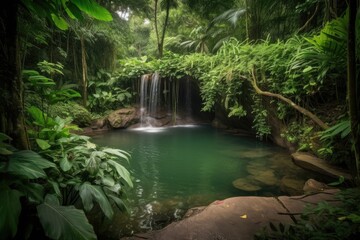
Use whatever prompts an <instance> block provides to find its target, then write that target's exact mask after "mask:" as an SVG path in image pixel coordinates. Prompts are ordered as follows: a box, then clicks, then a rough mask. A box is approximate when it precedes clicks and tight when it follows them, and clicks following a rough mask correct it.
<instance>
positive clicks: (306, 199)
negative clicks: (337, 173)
mask: <svg viewBox="0 0 360 240" xmlns="http://www.w3.org/2000/svg"><path fill="white" fill-rule="evenodd" d="M338 191H339V190H337V189H326V190H323V191H321V192H318V193H312V194H308V195H302V196H292V197H289V196H281V197H233V198H228V199H225V200H221V201H219V200H218V201H215V202H213V203H211V204H210V205H209V206H207V207H204V208H196V209H190V210H189V212H188V213H187V214H185V218H184V219H183V220H181V221H178V222H174V223H172V224H170V225H168V226H167V227H165V228H164V229H162V230H159V231H153V232H149V233H145V234H136V235H134V236H132V237H126V238H122V239H123V240H140V239H153V240H169V239H172V240H184V239H187V240H203V239H206V240H215V239H221V240H238V239H242V240H247V239H253V238H254V235H255V234H256V233H257V232H259V231H261V230H262V229H263V228H264V227H269V223H270V222H271V223H273V224H274V225H278V224H279V223H283V224H292V223H294V221H295V220H296V218H298V217H299V215H300V213H301V212H302V211H303V210H304V208H305V205H307V204H316V203H318V202H321V201H327V202H329V203H333V204H336V203H338V202H337V201H336V200H335V198H334V196H335V194H336V193H337V192H338Z"/></svg>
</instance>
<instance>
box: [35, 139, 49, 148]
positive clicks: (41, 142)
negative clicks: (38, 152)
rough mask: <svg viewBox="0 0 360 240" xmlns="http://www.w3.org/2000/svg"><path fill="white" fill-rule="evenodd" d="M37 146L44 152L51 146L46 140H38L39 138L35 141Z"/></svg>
mask: <svg viewBox="0 0 360 240" xmlns="http://www.w3.org/2000/svg"><path fill="white" fill-rule="evenodd" d="M35 141H36V143H37V145H38V146H39V147H40V148H41V149H42V150H46V149H48V148H50V147H51V145H50V144H49V142H48V141H46V140H43V139H40V138H37V139H35Z"/></svg>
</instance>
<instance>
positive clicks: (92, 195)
mask: <svg viewBox="0 0 360 240" xmlns="http://www.w3.org/2000/svg"><path fill="white" fill-rule="evenodd" d="M79 191H80V197H81V200H82V202H83V204H84V208H85V210H87V211H89V210H91V209H92V208H93V206H94V204H93V202H94V201H96V202H97V203H99V205H100V208H101V210H102V211H103V212H104V214H105V215H106V216H107V217H108V218H112V216H113V214H114V212H113V209H112V207H111V204H110V202H109V200H108V199H107V197H106V195H105V193H104V191H103V190H102V189H101V187H99V186H95V185H91V184H90V183H88V182H85V183H84V184H82V185H81V187H80V190H79Z"/></svg>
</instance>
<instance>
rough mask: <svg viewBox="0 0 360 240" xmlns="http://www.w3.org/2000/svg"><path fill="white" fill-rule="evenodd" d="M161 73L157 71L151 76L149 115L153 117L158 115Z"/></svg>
mask: <svg viewBox="0 0 360 240" xmlns="http://www.w3.org/2000/svg"><path fill="white" fill-rule="evenodd" d="M160 87H161V82H160V75H159V73H158V72H155V73H154V74H153V75H152V77H151V85H150V99H149V108H148V109H149V115H150V116H151V117H156V114H157V110H158V107H159V106H158V105H159V98H160Z"/></svg>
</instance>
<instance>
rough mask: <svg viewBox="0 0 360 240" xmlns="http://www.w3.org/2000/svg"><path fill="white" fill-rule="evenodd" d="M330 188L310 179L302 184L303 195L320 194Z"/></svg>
mask: <svg viewBox="0 0 360 240" xmlns="http://www.w3.org/2000/svg"><path fill="white" fill-rule="evenodd" d="M329 188H330V187H329V186H328V185H326V184H325V183H322V182H318V181H316V180H314V179H312V178H310V179H309V180H307V181H306V182H305V184H304V187H303V190H304V192H305V194H308V193H315V192H322V191H324V190H325V189H329Z"/></svg>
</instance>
